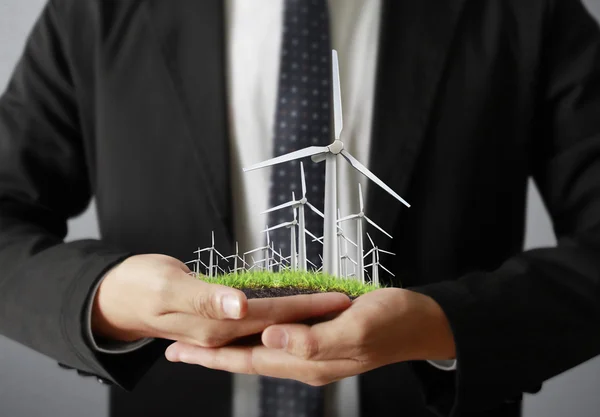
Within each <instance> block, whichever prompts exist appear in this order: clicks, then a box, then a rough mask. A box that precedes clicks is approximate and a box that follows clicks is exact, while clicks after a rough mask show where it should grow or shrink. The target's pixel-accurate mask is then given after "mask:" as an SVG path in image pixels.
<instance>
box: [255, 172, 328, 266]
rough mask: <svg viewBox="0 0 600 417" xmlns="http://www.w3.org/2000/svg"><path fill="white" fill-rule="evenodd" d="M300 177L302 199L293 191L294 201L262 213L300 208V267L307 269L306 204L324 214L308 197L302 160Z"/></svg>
mask: <svg viewBox="0 0 600 417" xmlns="http://www.w3.org/2000/svg"><path fill="white" fill-rule="evenodd" d="M300 178H301V181H300V182H301V185H302V198H301V199H300V200H296V197H295V194H294V192H292V201H288V202H287V203H284V204H281V205H279V206H276V207H273V208H270V209H268V210H266V211H263V212H262V214H267V213H271V212H274V211H277V210H282V209H285V208H288V207H291V208H293V209H298V246H299V247H298V269H300V270H301V271H306V237H305V236H304V231H305V230H306V226H305V224H306V221H305V217H304V213H305V210H304V206H307V207H308V208H309V209H311V210H312V211H313V212H315V213H316V214H318V215H319V216H321V217H323V216H324V215H323V213H321V211H320V210H319V209H317V208H316V207H315V206H313V205H312V204H310V203H309V202H308V200H307V199H306V177H305V176H304V164H303V163H302V162H300Z"/></svg>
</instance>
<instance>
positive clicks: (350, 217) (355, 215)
mask: <svg viewBox="0 0 600 417" xmlns="http://www.w3.org/2000/svg"><path fill="white" fill-rule="evenodd" d="M357 217H360V216H359V215H358V214H351V215H350V216H346V217H342V218H341V219H339V220H338V221H337V222H338V223H342V222H345V221H347V220H352V219H356V218H357Z"/></svg>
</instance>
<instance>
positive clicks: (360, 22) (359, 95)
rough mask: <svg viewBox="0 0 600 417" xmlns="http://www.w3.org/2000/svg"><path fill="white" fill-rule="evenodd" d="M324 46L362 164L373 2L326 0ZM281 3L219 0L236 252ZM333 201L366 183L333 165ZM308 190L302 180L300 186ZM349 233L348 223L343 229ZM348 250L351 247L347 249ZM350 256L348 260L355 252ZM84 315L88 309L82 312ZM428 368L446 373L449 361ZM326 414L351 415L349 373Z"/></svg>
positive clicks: (351, 146) (241, 385)
mask: <svg viewBox="0 0 600 417" xmlns="http://www.w3.org/2000/svg"><path fill="white" fill-rule="evenodd" d="M329 6H330V23H331V39H332V47H333V48H334V49H337V51H338V55H339V60H340V73H341V74H340V79H341V89H342V103H343V106H342V107H343V110H344V130H343V132H342V137H341V139H342V141H343V142H344V147H345V148H346V149H348V150H349V151H350V153H351V154H352V155H354V156H355V157H356V158H357V159H358V160H359V161H361V162H362V163H363V164H365V165H367V166H368V161H369V145H370V142H371V122H372V118H373V117H372V116H373V103H374V95H375V94H374V93H375V74H376V63H377V55H378V49H379V48H378V46H379V27H380V14H381V0H329ZM283 7H284V1H283V0H226V13H227V15H226V36H227V42H226V45H227V74H226V75H227V83H228V95H229V120H230V140H231V144H230V145H231V169H232V187H233V193H232V194H233V208H234V218H235V236H236V239H237V240H238V241H239V245H240V251H241V252H245V251H248V250H250V249H252V248H255V247H258V246H261V245H262V244H264V234H263V233H261V231H262V230H263V228H264V226H265V222H266V218H265V217H264V216H263V215H261V212H263V211H264V210H266V209H267V208H268V202H269V181H270V174H271V173H270V170H269V169H263V170H258V171H253V172H249V173H243V171H242V168H243V167H245V166H249V165H252V164H254V163H256V162H260V161H264V160H266V159H269V158H271V157H272V155H273V125H274V118H275V106H276V100H277V86H278V80H279V59H280V46H281V45H280V44H281V40H282V36H281V35H282V29H283V28H282V25H283ZM337 167H338V168H337V169H338V206H339V207H340V209H341V212H342V213H341V214H342V216H346V215H348V214H352V213H356V212H357V211H358V183H359V182H360V183H361V186H362V188H363V193H364V194H365V195H366V190H367V187H368V182H367V181H366V180H365V178H364V177H362V176H361V175H360V174H358V173H357V172H356V171H355V170H354V169H351V167H350V165H349V164H338V165H337ZM308 187H310V184H308ZM344 228H345V232H346V234H347V235H348V236H351V237H353V236H356V226H355V224H354V222H348V223H347V224H346V225H345V226H344ZM348 250H349V252H351V245H350V247H349V248H348ZM350 255H351V256H352V257H353V258H355V254H354V255H353V254H352V253H350ZM88 316H89V317H90V320H91V308H90V309H89V311H88ZM90 339H91V340H92V343H93V344H94V346H95V347H96V349H98V350H99V351H102V352H105V353H115V354H118V353H125V352H129V351H132V350H135V349H136V348H138V347H139V346H140V344H143V343H147V342H148V341H147V340H146V341H141V342H139V343H136V344H133V345H127V344H125V345H118V344H117V345H102V346H98V345H97V344H96V343H95V341H94V339H93V337H92V336H91V326H90ZM432 364H433V365H434V366H436V367H438V368H440V369H444V370H453V369H454V368H455V361H440V362H436V363H432ZM258 387H259V385H258V381H257V377H255V376H247V375H235V376H234V407H233V416H234V417H254V416H258V401H259V392H258ZM327 402H328V405H327V407H326V408H327V417H330V416H344V417H354V416H358V415H359V411H358V410H359V404H358V387H357V378H356V377H354V378H347V379H345V380H343V381H341V382H338V383H336V384H335V386H334V387H333V389H329V392H328V395H327Z"/></svg>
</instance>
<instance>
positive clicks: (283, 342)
mask: <svg viewBox="0 0 600 417" xmlns="http://www.w3.org/2000/svg"><path fill="white" fill-rule="evenodd" d="M288 339H289V337H288V334H287V332H286V331H285V330H282V329H278V330H273V331H270V332H268V333H267V340H265V342H266V343H265V344H266V345H267V347H269V348H271V349H285V348H286V347H287V345H288Z"/></svg>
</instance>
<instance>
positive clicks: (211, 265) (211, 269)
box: [194, 232, 225, 278]
mask: <svg viewBox="0 0 600 417" xmlns="http://www.w3.org/2000/svg"><path fill="white" fill-rule="evenodd" d="M211 238H212V240H211V242H212V243H211V245H210V246H209V247H207V248H204V249H198V250H197V251H196V252H194V253H197V254H198V259H200V254H201V253H202V252H208V256H209V258H208V277H209V278H212V277H214V276H215V275H217V271H216V268H215V259H214V254H215V253H216V254H217V255H218V256H220V257H221V259H225V257H224V256H223V255H222V254H221V252H219V251H218V250H217V248H215V232H212V233H211ZM217 267H218V259H217Z"/></svg>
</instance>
